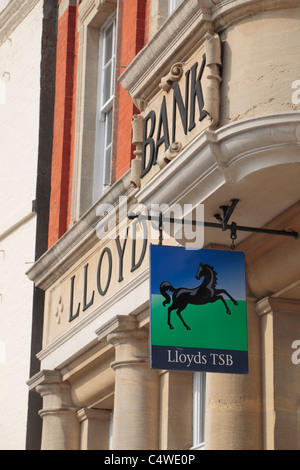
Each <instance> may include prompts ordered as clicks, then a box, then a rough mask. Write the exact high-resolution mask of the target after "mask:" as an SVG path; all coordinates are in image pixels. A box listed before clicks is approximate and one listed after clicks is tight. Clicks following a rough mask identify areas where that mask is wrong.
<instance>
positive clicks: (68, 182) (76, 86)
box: [28, 0, 300, 450]
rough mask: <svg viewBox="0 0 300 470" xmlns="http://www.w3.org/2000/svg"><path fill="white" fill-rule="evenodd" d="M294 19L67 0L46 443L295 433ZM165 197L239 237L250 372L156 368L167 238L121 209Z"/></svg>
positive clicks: (272, 439)
mask: <svg viewBox="0 0 300 470" xmlns="http://www.w3.org/2000/svg"><path fill="white" fill-rule="evenodd" d="M299 24H300V7H299V2H298V1H297V0H288V1H283V0H278V1H276V2H274V1H272V0H264V1H260V2H257V1H255V0H240V1H238V2H237V1H231V0H229V1H228V0H226V1H225V0H183V1H182V2H169V3H168V2H167V1H166V0H156V1H155V0H147V1H139V0H130V1H129V0H128V1H127V0H126V1H118V2H117V1H116V0H101V1H96V0H82V1H75V0H61V1H60V2H59V14H58V38H57V40H58V51H59V60H58V61H57V66H56V85H57V86H56V100H55V113H54V135H53V154H52V180H51V187H52V192H51V198H50V218H49V245H48V250H47V252H46V253H45V254H43V255H42V256H41V257H40V258H39V259H38V260H37V262H36V263H35V264H34V265H33V266H32V267H31V268H30V269H29V271H28V276H29V278H30V279H31V280H32V281H34V283H35V286H36V287H38V288H39V289H41V290H43V291H44V292H45V305H44V310H43V312H42V311H41V312H40V315H43V318H44V330H43V344H42V348H41V350H40V351H39V353H38V354H37V357H38V359H39V361H40V371H39V372H38V373H36V374H35V375H32V376H31V377H30V378H29V380H28V385H29V389H30V390H31V391H35V392H37V393H38V394H39V395H40V396H41V397H42V398H43V406H42V408H41V410H40V412H39V414H40V417H41V418H42V422H43V431H42V449H89V450H91V449H118V450H122V449H141V450H147V449H161V450H176V449H183V450H188V449H189V450H191V449H194V450H196V449H200V448H201V449H202V448H204V449H207V450H212V449H232V450H241V449H243V450H246V449H250V450H251V449H253V450H254V449H257V450H259V449H268V450H269V449H270V450H271V449H299V448H300V432H299V426H300V409H299V396H300V385H299V380H298V378H299V370H300V369H299V368H300V364H299V344H300V321H299V314H300V303H299V302H300V291H299V280H300V279H299V275H300V270H299V256H300V251H299V240H298V239H297V238H296V236H294V235H296V234H297V233H298V232H299V231H300V222H299V207H300V203H299V189H298V188H299V174H300V166H299V163H300V152H299V142H300V140H299V138H300V120H299V117H300V107H299V106H300V104H299V98H300V96H299V95H300V93H299V84H300V81H299V80H300V76H299V67H298V60H297V57H298V51H299V48H300V34H299ZM233 200H238V201H239V202H238V204H237V205H236V207H235V209H234V212H233V214H232V219H231V220H235V221H236V223H237V231H236V233H233V232H232V231H230V230H225V228H228V227H225V226H223V228H224V230H218V228H221V222H220V220H221V221H222V220H223V221H224V218H226V211H225V212H223V219H222V212H220V211H222V210H224V206H226V207H227V208H228V207H231V204H232V201H233ZM155 205H160V206H161V207H162V205H164V207H168V208H169V209H170V208H171V209H172V208H174V207H175V206H176V207H181V208H186V211H185V213H184V214H183V215H184V217H190V219H192V218H193V215H194V214H195V212H196V211H197V208H198V207H199V206H201V205H203V206H204V218H205V222H206V225H205V227H204V239H203V243H202V244H201V246H199V248H202V247H204V248H208V249H214V250H220V253H222V250H226V249H230V247H231V249H232V248H233V246H232V245H231V243H232V241H234V249H235V250H237V251H242V252H244V253H245V259H246V282H247V323H248V354H249V373H248V374H230V373H206V374H204V373H202V372H187V371H174V370H155V369H152V368H150V365H149V326H150V325H149V324H150V320H149V245H150V243H154V244H155V243H159V239H158V238H155V237H153V238H151V239H149V238H147V237H144V238H143V237H142V236H141V232H142V229H143V226H142V225H141V224H140V223H138V221H137V220H135V219H134V220H131V219H130V218H128V216H127V214H128V210H129V209H130V210H133V208H134V210H135V211H136V212H139V211H140V210H142V209H147V210H150V208H151V207H153V206H155ZM220 208H223V209H220ZM161 211H162V212H163V209H161ZM216 214H219V216H218V217H217V218H216ZM216 219H218V220H219V223H220V227H218V228H216V227H215V226H214V225H213V224H214V223H216ZM231 220H230V222H231ZM209 224H211V225H209ZM239 227H244V228H245V227H246V228H248V229H249V228H250V230H241V229H240V228H239ZM251 228H253V229H261V230H251ZM264 230H272V231H273V233H269V232H265V231H264ZM274 231H284V233H281V234H278V233H277V232H276V233H275V232H274ZM137 234H139V235H140V236H137ZM167 235H169V236H168V237H167V236H166V233H163V237H164V241H163V243H166V244H170V245H176V246H177V245H181V244H183V245H184V244H185V240H183V239H178V238H176V236H175V234H174V233H169V234H167Z"/></svg>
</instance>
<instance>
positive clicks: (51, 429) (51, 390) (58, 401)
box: [29, 371, 80, 450]
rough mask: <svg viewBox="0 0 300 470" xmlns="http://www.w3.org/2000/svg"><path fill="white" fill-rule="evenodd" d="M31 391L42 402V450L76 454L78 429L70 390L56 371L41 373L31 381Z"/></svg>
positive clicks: (68, 385) (75, 410)
mask: <svg viewBox="0 0 300 470" xmlns="http://www.w3.org/2000/svg"><path fill="white" fill-rule="evenodd" d="M29 387H30V389H31V390H33V389H34V390H35V391H36V392H38V393H39V394H40V395H41V397H42V398H43V409H42V410H41V411H40V412H39V414H40V416H41V418H42V420H43V430H42V444H41V450H78V449H79V439H80V425H79V421H78V419H77V414H76V413H77V410H78V409H77V408H76V407H75V406H74V405H73V402H72V398H71V386H70V384H69V383H68V382H63V381H62V380H61V376H60V373H59V372H58V371H41V372H39V373H38V374H36V375H35V376H34V377H33V378H32V379H31V380H30V381H29Z"/></svg>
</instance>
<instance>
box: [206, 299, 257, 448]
mask: <svg viewBox="0 0 300 470" xmlns="http://www.w3.org/2000/svg"><path fill="white" fill-rule="evenodd" d="M247 317H248V354H249V374H247V375H244V374H243V375H239V374H218V373H208V374H207V378H206V412H205V449H206V450H261V449H262V446H263V439H262V431H261V427H262V406H261V393H262V391H261V351H260V328H259V319H258V318H257V315H256V312H255V304H254V303H253V302H252V301H248V302H247Z"/></svg>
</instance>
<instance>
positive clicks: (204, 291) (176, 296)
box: [160, 263, 238, 330]
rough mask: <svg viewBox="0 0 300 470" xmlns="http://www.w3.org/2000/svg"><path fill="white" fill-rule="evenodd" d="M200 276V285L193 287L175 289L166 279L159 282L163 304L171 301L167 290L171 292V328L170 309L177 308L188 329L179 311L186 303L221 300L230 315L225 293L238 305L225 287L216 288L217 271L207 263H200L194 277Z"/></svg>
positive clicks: (201, 303)
mask: <svg viewBox="0 0 300 470" xmlns="http://www.w3.org/2000/svg"><path fill="white" fill-rule="evenodd" d="M201 277H203V281H202V284H200V286H198V287H196V288H195V289H187V288H185V287H179V288H178V289H175V288H174V287H173V286H172V285H171V284H170V283H169V282H168V281H164V282H162V283H161V285H160V293H161V294H162V295H163V296H164V297H165V299H166V300H164V302H163V305H164V306H165V305H166V304H169V303H170V301H171V297H170V295H169V294H168V293H167V291H170V292H173V294H172V304H171V305H170V306H169V308H168V325H169V327H170V328H171V329H172V330H173V329H174V327H173V326H172V324H171V321H170V319H171V312H172V310H176V309H177V312H176V313H177V315H178V316H179V318H180V320H181V321H182V323H183V324H184V326H185V327H186V329H187V330H190V328H189V327H188V326H187V324H186V323H185V321H184V320H183V318H182V316H181V312H182V311H183V310H184V309H185V308H186V306H187V305H188V304H193V305H203V304H207V303H212V302H216V301H217V300H222V302H223V304H224V305H225V308H226V312H227V313H228V314H229V315H230V314H231V311H230V310H229V308H228V305H227V303H226V302H225V300H224V298H223V297H222V295H221V294H226V295H227V297H229V299H231V300H232V302H233V303H234V305H238V302H237V301H236V300H235V299H234V298H233V297H232V296H231V295H230V294H229V293H228V292H227V291H226V290H225V289H216V284H217V273H216V271H215V270H214V268H213V267H212V266H210V265H209V264H203V263H200V265H199V269H198V272H197V274H196V279H198V280H199V279H200V278H201Z"/></svg>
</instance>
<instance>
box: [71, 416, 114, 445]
mask: <svg viewBox="0 0 300 470" xmlns="http://www.w3.org/2000/svg"><path fill="white" fill-rule="evenodd" d="M77 416H78V419H79V422H80V450H107V449H108V447H109V425H110V418H111V411H109V410H100V409H99V410H98V409H93V408H82V409H81V410H79V411H78V412H77Z"/></svg>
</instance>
